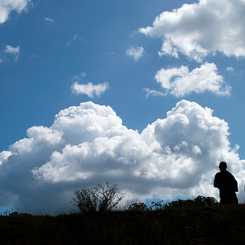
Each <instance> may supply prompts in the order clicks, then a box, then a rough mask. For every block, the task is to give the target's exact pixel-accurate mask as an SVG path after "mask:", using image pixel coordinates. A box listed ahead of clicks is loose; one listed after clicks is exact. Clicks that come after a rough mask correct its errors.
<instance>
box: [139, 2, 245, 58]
mask: <svg viewBox="0 0 245 245" xmlns="http://www.w3.org/2000/svg"><path fill="white" fill-rule="evenodd" d="M244 12H245V1H244V0H220V1H216V0H199V3H193V4H184V5H183V6H182V7H181V8H179V9H175V10H173V11H172V12H168V11H165V12H163V13H162V14H160V15H159V16H157V17H156V19H155V21H154V22H153V25H152V26H148V27H146V28H140V29H139V31H140V32H141V33H144V34H145V35H150V36H152V37H154V36H156V37H162V38H163V45H162V49H161V52H159V55H171V56H174V57H175V58H178V56H179V53H182V54H184V55H186V56H188V57H189V58H192V59H194V60H196V61H198V62H201V61H202V59H203V58H204V57H205V56H207V55H208V54H209V53H215V52H216V51H219V52H222V53H224V54H225V55H226V56H236V57H245V26H244V24H243V23H245V15H244Z"/></svg>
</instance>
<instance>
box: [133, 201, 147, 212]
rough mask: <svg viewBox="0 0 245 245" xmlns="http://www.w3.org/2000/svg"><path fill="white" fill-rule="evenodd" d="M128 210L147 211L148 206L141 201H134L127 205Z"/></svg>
mask: <svg viewBox="0 0 245 245" xmlns="http://www.w3.org/2000/svg"><path fill="white" fill-rule="evenodd" d="M128 210H129V211H147V210H148V207H147V205H146V204H145V203H143V202H140V203H138V202H135V203H132V204H130V205H129V207H128Z"/></svg>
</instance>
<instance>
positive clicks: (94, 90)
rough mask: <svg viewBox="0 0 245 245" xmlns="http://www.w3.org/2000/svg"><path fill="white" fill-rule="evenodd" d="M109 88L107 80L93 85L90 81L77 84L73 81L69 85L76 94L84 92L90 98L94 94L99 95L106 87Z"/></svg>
mask: <svg viewBox="0 0 245 245" xmlns="http://www.w3.org/2000/svg"><path fill="white" fill-rule="evenodd" d="M108 88H109V84H108V83H107V82H105V83H100V84H98V85H93V84H92V83H88V84H78V83H77V82H75V83H73V84H72V86H71V90H72V92H73V93H76V94H86V95H88V96H89V97H90V98H93V97H94V96H95V95H96V96H97V97H100V95H101V94H103V93H104V92H105V91H106V90H107V89H108Z"/></svg>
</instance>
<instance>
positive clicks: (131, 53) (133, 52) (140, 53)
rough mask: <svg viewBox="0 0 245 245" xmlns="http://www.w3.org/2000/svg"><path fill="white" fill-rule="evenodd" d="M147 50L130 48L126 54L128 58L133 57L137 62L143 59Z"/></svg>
mask: <svg viewBox="0 0 245 245" xmlns="http://www.w3.org/2000/svg"><path fill="white" fill-rule="evenodd" d="M144 52H145V50H144V48H143V47H136V48H133V47H131V48H129V49H128V50H127V51H126V53H127V55H128V56H132V57H133V59H134V60H135V61H137V60H138V59H139V58H141V57H142V56H143V54H144Z"/></svg>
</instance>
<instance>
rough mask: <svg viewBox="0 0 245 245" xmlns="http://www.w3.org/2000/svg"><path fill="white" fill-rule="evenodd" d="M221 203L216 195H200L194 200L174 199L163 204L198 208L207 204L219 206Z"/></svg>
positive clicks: (170, 206) (174, 206) (172, 206)
mask: <svg viewBox="0 0 245 245" xmlns="http://www.w3.org/2000/svg"><path fill="white" fill-rule="evenodd" d="M218 204H219V203H218V201H217V200H216V199H215V198H214V197H204V196H198V197H196V198H195V199H194V200H191V199H188V200H180V199H178V200H177V201H172V202H170V203H166V204H165V205H163V208H188V207H189V208H196V207H206V206H217V205H218Z"/></svg>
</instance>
